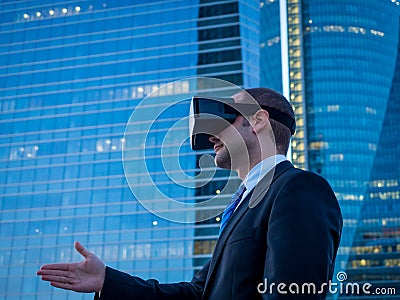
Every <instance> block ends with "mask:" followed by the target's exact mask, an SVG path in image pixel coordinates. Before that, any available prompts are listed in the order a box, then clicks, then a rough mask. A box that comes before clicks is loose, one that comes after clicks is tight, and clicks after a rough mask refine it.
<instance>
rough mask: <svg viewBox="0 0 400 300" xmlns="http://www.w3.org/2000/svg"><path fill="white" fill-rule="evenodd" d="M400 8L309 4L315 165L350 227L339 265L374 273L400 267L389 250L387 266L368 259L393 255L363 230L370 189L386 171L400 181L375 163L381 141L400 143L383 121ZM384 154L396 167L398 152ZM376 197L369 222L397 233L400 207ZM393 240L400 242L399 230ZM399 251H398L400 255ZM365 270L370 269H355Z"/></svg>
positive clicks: (307, 49)
mask: <svg viewBox="0 0 400 300" xmlns="http://www.w3.org/2000/svg"><path fill="white" fill-rule="evenodd" d="M371 12H373V13H371ZM399 12H400V8H399V5H398V4H396V3H394V2H392V1H381V2H377V1H367V2H365V1H351V3H349V2H348V1H343V2H340V1H336V2H335V3H334V4H333V3H332V4H329V5H327V4H326V2H324V1H302V22H303V28H304V31H303V32H304V40H303V41H304V44H303V45H304V46H303V50H304V67H305V70H304V74H305V97H306V108H307V118H306V119H307V121H306V122H307V143H308V158H309V160H308V165H309V167H310V169H311V170H313V171H316V172H319V173H321V174H322V175H323V176H324V177H325V178H327V179H328V180H329V181H330V183H331V184H332V186H333V188H334V190H335V192H336V194H337V196H338V199H339V201H340V204H341V207H342V212H343V217H344V220H345V221H344V224H345V226H344V230H343V235H342V242H341V250H340V251H339V256H338V261H337V269H338V270H348V272H349V274H353V273H354V272H355V273H366V272H367V273H368V272H372V273H373V272H377V270H376V269H379V268H386V273H391V274H395V273H398V272H399V265H398V259H397V262H396V259H395V260H394V261H390V255H389V257H386V264H385V263H384V262H383V260H385V259H383V260H382V262H381V263H376V262H375V259H374V258H371V257H369V256H368V255H369V253H371V252H373V251H379V252H380V254H381V255H382V257H384V256H387V255H388V253H385V252H387V251H386V247H384V246H383V245H382V246H381V247H380V250H378V248H374V249H372V248H371V247H370V248H368V247H367V244H368V242H366V241H362V242H361V241H360V240H359V237H357V236H356V235H355V232H356V231H357V229H361V228H362V227H363V225H362V223H363V222H365V219H364V216H363V214H362V213H361V211H362V210H363V209H364V208H365V206H369V207H370V208H371V201H370V200H369V198H370V195H371V191H369V189H368V186H371V185H374V181H376V180H377V179H373V178H376V177H375V176H378V178H379V179H380V180H384V181H385V182H386V181H390V182H392V181H393V182H392V184H394V185H396V184H397V185H398V179H399V178H400V176H399V175H400V173H399V171H398V168H397V171H394V172H395V173H396V175H397V176H393V174H391V173H392V172H388V170H387V168H381V167H374V161H379V160H380V157H382V154H380V153H379V152H377V149H378V146H379V145H380V147H381V148H390V147H393V146H391V145H394V144H396V140H391V139H388V138H386V139H383V138H382V134H385V132H386V130H385V128H384V126H383V124H384V123H385V121H386V122H387V121H389V120H387V117H388V116H390V115H391V112H390V110H389V111H388V110H387V108H388V104H389V103H390V102H393V100H390V99H393V97H391V96H390V95H391V89H392V85H393V83H394V80H395V79H396V76H394V74H395V70H396V58H397V51H398V50H397V49H398V44H399V38H398V35H399ZM387 111H388V112H390V113H389V115H386V114H385V113H386V112H387ZM389 122H390V121H389ZM397 128H398V126H397ZM394 132H396V131H394ZM384 157H385V160H386V161H388V162H390V164H392V166H393V167H394V166H395V164H396V162H397V161H396V160H395V157H394V156H390V155H385V156H384ZM395 169H396V168H395ZM378 174H379V175H378ZM395 178H396V179H395ZM391 180H392V181H391ZM389 189H390V188H389ZM389 189H387V187H384V186H382V189H381V190H380V192H381V193H383V194H385V193H389ZM376 198H379V201H378V199H375V201H374V202H373V203H374V205H373V206H374V209H373V211H374V216H373V218H372V216H371V215H369V216H368V218H367V219H368V221H367V223H370V222H371V220H372V219H374V220H375V221H374V222H373V224H374V225H372V226H374V227H375V226H376V230H377V231H378V232H380V233H381V234H383V232H384V231H385V229H383V228H382V225H381V224H385V225H384V226H383V227H387V230H391V231H393V229H394V228H399V226H400V219H399V213H400V210H399V209H398V207H396V206H393V207H392V210H386V212H385V209H384V208H385V207H386V205H387V204H388V203H387V202H386V201H384V200H385V199H383V198H380V197H376ZM389 198H391V199H392V200H390V201H395V202H398V200H399V195H398V194H397V195H396V194H391V196H389ZM389 220H390V221H389ZM378 223H379V224H378ZM370 226H371V225H370ZM360 227H361V228H360ZM392 237H397V239H398V237H399V234H398V232H397V234H393V236H392ZM364 238H365V239H367V240H368V239H370V238H371V237H368V235H366V236H365V237H364ZM380 238H381V237H375V239H374V242H375V243H376V245H379V244H380V243H385V242H384V241H382V240H381V241H380V240H379V239H380ZM398 243H399V242H398V240H397V244H398ZM395 244H396V242H395ZM363 245H364V246H365V247H364V248H362V246H363ZM377 247H378V246H377ZM397 247H398V246H397ZM398 250H399V249H397V250H396V251H394V253H392V254H391V255H393V256H397V257H398V255H399V251H398ZM360 253H363V254H362V255H357V254H360ZM375 253H376V252H375ZM359 267H361V268H365V269H367V268H369V269H370V270H369V271H363V270H358V271H353V268H359ZM374 269H375V270H374ZM389 277H390V276H389ZM389 277H388V278H386V277H379V276H376V277H375V278H370V279H374V280H377V281H378V280H388V279H389ZM349 279H350V280H352V279H353V280H356V279H358V280H361V279H363V280H367V279H368V278H367V277H366V276H364V277H363V276H358V277H351V276H350V277H349ZM391 279H392V280H393V279H394V278H391Z"/></svg>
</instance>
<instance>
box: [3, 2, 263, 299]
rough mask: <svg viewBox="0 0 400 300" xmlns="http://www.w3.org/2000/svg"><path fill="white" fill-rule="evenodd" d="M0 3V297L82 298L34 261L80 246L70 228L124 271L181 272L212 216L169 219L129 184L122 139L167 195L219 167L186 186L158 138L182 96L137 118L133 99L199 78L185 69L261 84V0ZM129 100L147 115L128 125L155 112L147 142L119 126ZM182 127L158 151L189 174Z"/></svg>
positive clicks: (202, 192)
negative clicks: (166, 166)
mask: <svg viewBox="0 0 400 300" xmlns="http://www.w3.org/2000/svg"><path fill="white" fill-rule="evenodd" d="M0 7H1V11H0V40H1V45H0V47H1V52H0V61H1V65H0V76H1V80H0V99H1V102H0V140H1V141H0V164H1V167H0V168H1V173H0V195H1V196H0V197H1V200H0V201H1V202H0V206H1V219H0V263H1V266H2V267H1V271H0V298H1V299H9V300H13V299H57V300H59V299H91V298H92V295H87V294H77V293H72V292H66V291H63V290H58V289H54V288H52V287H50V286H48V284H46V283H44V282H41V281H40V280H39V279H38V278H37V276H36V275H35V273H36V271H37V269H38V268H39V267H40V265H41V264H44V263H52V262H61V261H64V262H69V261H74V260H78V259H80V257H79V256H78V255H77V254H76V253H75V251H74V249H73V242H74V241H75V240H79V241H81V242H82V243H83V244H84V245H86V246H87V247H88V248H89V249H90V250H92V251H95V252H96V253H97V254H98V255H99V256H100V257H102V259H103V260H104V261H105V262H106V263H107V264H108V265H111V266H113V267H116V268H119V269H121V270H124V271H126V272H130V273H134V274H137V275H139V276H143V277H145V278H148V277H153V278H157V279H158V280H160V281H162V282H175V281H182V280H190V279H191V278H192V276H193V273H194V272H195V271H196V269H198V268H199V266H200V265H201V264H202V263H203V261H204V260H206V259H208V258H209V257H210V254H211V251H212V249H213V245H214V244H215V240H216V239H217V234H218V227H219V224H218V219H215V218H213V219H212V220H210V221H207V222H202V223H198V224H195V223H185V222H171V221H168V220H165V219H164V218H162V217H158V216H157V215H156V214H153V213H151V212H149V211H147V210H146V209H145V208H144V207H143V206H142V205H141V204H140V203H139V201H137V199H135V197H134V195H133V194H132V192H131V190H130V189H129V187H128V184H127V181H126V179H125V174H124V165H123V163H122V154H121V153H122V150H123V148H124V147H125V144H128V143H130V144H129V146H128V148H127V149H130V152H129V153H130V154H132V153H133V152H134V151H135V153H136V156H135V155H133V156H130V157H125V158H124V159H126V161H129V160H132V161H135V160H138V159H141V158H143V157H146V163H147V166H146V167H147V170H146V172H148V174H150V175H151V178H152V180H153V181H154V184H155V185H156V186H157V187H158V188H159V189H160V190H161V191H162V192H164V193H165V194H167V195H169V196H170V197H173V198H176V199H178V200H181V201H186V200H189V201H201V200H202V199H204V198H209V197H212V196H214V195H216V194H219V193H220V191H221V190H222V189H221V190H220V189H218V188H219V187H220V185H221V184H222V183H223V182H224V179H223V178H222V179H221V180H219V182H220V183H218V182H217V183H213V184H208V185H207V188H202V187H201V184H198V183H196V180H192V182H189V186H190V185H191V186H192V188H186V189H183V188H181V187H179V186H177V185H174V182H173V180H171V179H169V180H168V178H167V176H165V174H163V173H162V172H161V171H162V167H163V166H162V165H160V161H161V155H162V153H161V144H162V142H163V138H164V137H165V136H166V132H167V131H168V129H169V128H170V127H171V126H172V125H173V124H175V122H176V121H177V120H179V119H181V118H182V117H183V116H185V115H186V114H187V113H188V103H186V104H185V103H182V105H181V106H179V105H177V106H174V107H171V108H170V109H169V110H168V109H167V110H165V111H164V112H163V115H160V116H158V117H157V118H155V119H146V118H147V116H148V115H149V116H150V115H151V112H152V109H151V108H149V107H146V106H143V105H142V106H141V105H139V104H140V103H141V100H142V99H143V98H144V97H145V96H146V95H157V97H159V99H162V98H163V97H170V96H173V95H178V96H179V95H181V96H180V97H181V98H182V97H185V96H187V97H189V96H191V95H193V93H195V91H196V90H199V89H200V90H201V89H202V88H203V89H204V88H207V86H201V85H202V81H201V80H198V81H196V84H192V83H193V80H192V81H190V80H188V81H185V80H184V78H188V77H192V76H207V77H215V78H219V79H223V80H227V81H229V82H232V83H234V84H237V85H239V86H242V85H245V86H256V85H258V83H259V65H258V60H259V51H258V38H257V37H258V35H259V32H258V28H259V26H258V2H255V1H252V2H249V1H200V0H199V1H170V0H168V1H144V0H142V1H141V0H136V1H124V0H121V1H106V0H105V1H68V2H57V1H48V0H47V1H46V0H45V1H40V2H38V1H18V2H16V1H2V2H1V3H0ZM175 80H181V81H180V82H178V83H176V84H174V85H170V86H168V85H167V86H164V85H165V84H167V83H170V82H173V81H175ZM169 87H171V88H169ZM216 88H218V87H216ZM160 105H166V108H168V103H166V104H165V103H164V104H160ZM133 111H136V112H139V113H140V116H141V117H142V119H141V121H140V122H139V123H134V124H131V125H137V128H138V129H140V128H142V126H144V125H143V124H149V123H151V130H150V131H149V133H148V135H147V136H146V138H147V139H146V142H145V143H140V142H139V141H140V139H139V138H138V142H137V143H135V140H134V139H133V140H132V136H129V137H125V136H124V131H125V128H126V124H127V122H128V120H129V118H130V115H131V113H132V112H133ZM139 131H140V130H139ZM139 131H138V132H139ZM184 134H186V135H187V127H186V128H182V127H177V128H176V133H174V134H173V135H170V137H171V136H172V139H171V140H169V142H170V144H167V145H165V144H164V148H163V149H162V151H164V154H165V157H170V158H171V157H172V158H174V157H175V158H177V157H178V159H179V166H180V167H181V168H182V169H184V170H185V171H186V172H187V173H188V174H196V173H198V171H199V168H198V164H199V159H200V158H199V157H198V155H197V154H196V153H194V152H192V151H191V150H190V146H189V142H188V140H186V141H184V143H182V144H181V146H180V147H179V152H175V153H174V151H173V150H174V149H176V148H175V147H176V145H175V144H174V142H175V143H181V142H182V140H181V137H182V135H183V136H184ZM174 138H175V140H174ZM160 170H161V171H160ZM125 171H126V172H127V175H128V177H129V180H130V184H134V185H135V187H138V186H139V187H143V188H146V182H143V180H142V179H143V178H144V176H143V174H144V173H141V170H140V169H138V170H131V169H129V167H128V170H126V169H125ZM173 171H174V170H172V172H171V174H173V173H174V172H173ZM223 175H226V174H225V173H221V174H219V175H218V177H223ZM217 181H218V180H217ZM237 181H238V180H237ZM147 191H148V193H147V196H148V199H151V200H152V201H153V204H155V206H156V207H157V208H158V209H159V210H161V209H160V207H158V206H157V201H158V199H157V198H152V197H153V195H154V194H152V193H151V189H147ZM232 192H233V191H227V193H228V194H231V193H232ZM221 196H223V195H221ZM227 197H230V195H228V196H227ZM227 201H228V200H227V199H225V203H226V202H227ZM223 207H224V205H222V204H221V205H220V207H219V208H218V209H217V210H219V211H220V210H223ZM166 209H167V211H168V208H166ZM184 214H186V215H187V216H189V215H193V214H194V215H196V214H199V212H196V211H195V210H194V209H192V210H189V211H185V212H182V215H184ZM200 219H201V218H200Z"/></svg>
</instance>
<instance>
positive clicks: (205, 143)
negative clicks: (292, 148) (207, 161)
mask: <svg viewBox="0 0 400 300" xmlns="http://www.w3.org/2000/svg"><path fill="white" fill-rule="evenodd" d="M260 108H261V109H264V110H266V111H267V112H268V114H269V117H270V118H271V119H273V120H275V121H277V122H279V123H282V124H283V125H285V126H286V127H287V128H289V129H290V132H291V133H292V135H293V134H294V132H295V130H296V122H295V120H294V118H292V117H291V116H290V115H288V114H286V113H284V112H282V111H280V110H278V109H276V108H273V107H269V106H266V105H259V104H251V103H235V101H234V99H233V98H205V97H198V96H194V97H193V98H192V102H191V104H190V115H189V131H190V145H191V147H192V149H193V150H205V149H212V148H213V147H214V144H213V143H211V142H210V141H209V138H210V136H215V135H217V134H218V133H220V132H221V131H222V130H224V129H225V128H227V127H228V126H229V125H230V124H232V123H233V122H235V119H236V117H237V116H240V115H242V116H250V115H253V114H254V113H256V112H257V111H258V110H260Z"/></svg>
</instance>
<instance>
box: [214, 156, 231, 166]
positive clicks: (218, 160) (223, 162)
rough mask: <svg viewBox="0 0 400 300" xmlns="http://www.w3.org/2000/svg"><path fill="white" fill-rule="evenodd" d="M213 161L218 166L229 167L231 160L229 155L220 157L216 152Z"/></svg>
mask: <svg viewBox="0 0 400 300" xmlns="http://www.w3.org/2000/svg"><path fill="white" fill-rule="evenodd" d="M214 163H215V165H216V166H217V167H218V168H221V169H229V170H230V169H231V160H230V157H228V158H226V157H221V156H219V155H218V154H216V155H215V158H214Z"/></svg>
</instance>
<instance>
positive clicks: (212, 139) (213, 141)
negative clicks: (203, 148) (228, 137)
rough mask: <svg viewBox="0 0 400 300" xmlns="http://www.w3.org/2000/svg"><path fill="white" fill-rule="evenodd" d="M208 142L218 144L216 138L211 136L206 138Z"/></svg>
mask: <svg viewBox="0 0 400 300" xmlns="http://www.w3.org/2000/svg"><path fill="white" fill-rule="evenodd" d="M208 140H209V141H210V142H211V143H213V144H215V143H217V142H218V140H219V139H218V138H217V137H215V136H213V135H211V136H210V137H209V138H208Z"/></svg>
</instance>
